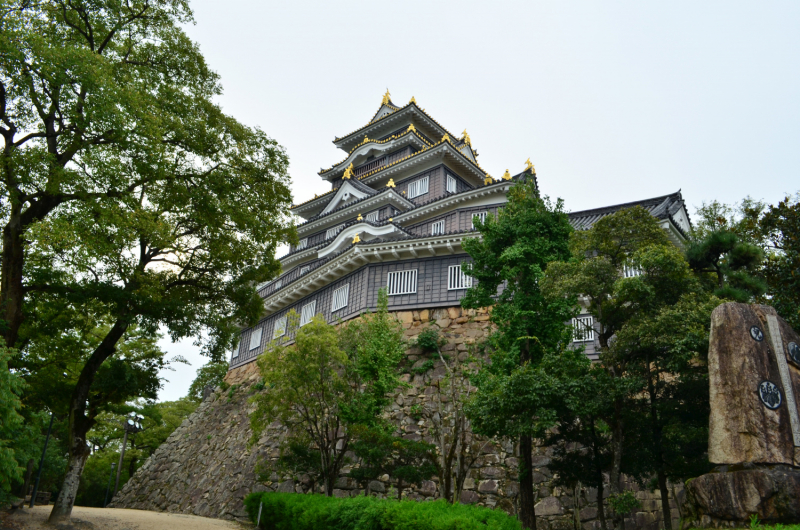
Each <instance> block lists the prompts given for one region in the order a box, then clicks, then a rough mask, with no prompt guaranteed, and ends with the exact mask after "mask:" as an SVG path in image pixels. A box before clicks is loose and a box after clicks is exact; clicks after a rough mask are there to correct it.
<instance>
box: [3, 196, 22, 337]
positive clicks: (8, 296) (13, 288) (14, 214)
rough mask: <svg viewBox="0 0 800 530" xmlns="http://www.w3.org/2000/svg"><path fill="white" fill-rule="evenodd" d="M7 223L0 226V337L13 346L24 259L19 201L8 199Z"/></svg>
mask: <svg viewBox="0 0 800 530" xmlns="http://www.w3.org/2000/svg"><path fill="white" fill-rule="evenodd" d="M10 204H11V212H10V213H9V219H8V223H6V226H5V227H4V228H3V253H2V264H0V308H2V309H1V311H2V313H0V314H2V315H3V320H5V329H4V330H3V338H4V339H5V341H6V345H7V346H8V347H10V348H13V347H14V346H15V345H16V343H17V338H18V337H19V328H20V326H22V300H23V298H24V296H25V291H24V289H23V286H22V264H23V261H24V249H23V239H22V233H23V226H22V213H21V210H20V205H19V204H15V202H14V201H13V200H12V201H11V202H10Z"/></svg>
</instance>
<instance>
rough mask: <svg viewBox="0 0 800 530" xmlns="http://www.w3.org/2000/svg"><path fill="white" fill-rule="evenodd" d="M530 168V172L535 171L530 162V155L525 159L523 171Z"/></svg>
mask: <svg viewBox="0 0 800 530" xmlns="http://www.w3.org/2000/svg"><path fill="white" fill-rule="evenodd" d="M529 169H530V170H531V173H536V169H535V168H534V167H533V163H532V162H531V157H528V159H527V160H526V161H525V171H528V170H529Z"/></svg>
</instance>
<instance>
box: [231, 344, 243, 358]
mask: <svg viewBox="0 0 800 530" xmlns="http://www.w3.org/2000/svg"><path fill="white" fill-rule="evenodd" d="M239 346H241V344H240V343H239V342H238V341H237V342H236V344H235V345H234V346H233V355H231V359H235V358H237V357H238V356H239Z"/></svg>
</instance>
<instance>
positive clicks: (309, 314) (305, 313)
mask: <svg viewBox="0 0 800 530" xmlns="http://www.w3.org/2000/svg"><path fill="white" fill-rule="evenodd" d="M316 308H317V301H316V300H313V301H311V302H309V303H307V304H306V305H304V306H303V309H302V310H301V311H300V327H303V326H305V325H306V324H308V323H309V322H311V319H312V318H314V310H315V309H316Z"/></svg>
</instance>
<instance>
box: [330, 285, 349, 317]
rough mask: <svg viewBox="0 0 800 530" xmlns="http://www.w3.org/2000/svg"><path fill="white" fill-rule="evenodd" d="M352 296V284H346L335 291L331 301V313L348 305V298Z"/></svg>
mask: <svg viewBox="0 0 800 530" xmlns="http://www.w3.org/2000/svg"><path fill="white" fill-rule="evenodd" d="M349 296H350V284H349V283H348V284H345V285H342V286H341V287H339V288H338V289H336V290H335V291H333V301H332V302H331V313H333V312H336V311H338V310H340V309H342V308H343V307H347V299H348V298H349Z"/></svg>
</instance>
